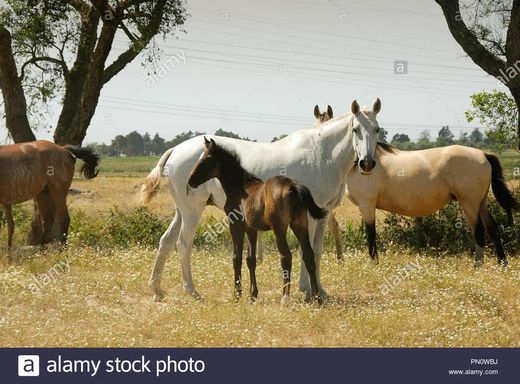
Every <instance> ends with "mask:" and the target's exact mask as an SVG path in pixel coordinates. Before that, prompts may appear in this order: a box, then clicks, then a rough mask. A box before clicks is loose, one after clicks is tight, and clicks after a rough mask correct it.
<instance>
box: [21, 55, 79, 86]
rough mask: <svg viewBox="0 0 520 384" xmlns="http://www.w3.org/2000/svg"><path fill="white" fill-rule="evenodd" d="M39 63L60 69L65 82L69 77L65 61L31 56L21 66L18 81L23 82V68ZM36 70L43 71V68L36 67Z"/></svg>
mask: <svg viewBox="0 0 520 384" xmlns="http://www.w3.org/2000/svg"><path fill="white" fill-rule="evenodd" d="M40 61H47V62H49V63H52V64H56V65H59V66H60V67H61V69H62V70H63V76H64V77H65V81H66V80H67V77H68V76H69V68H68V67H67V64H66V63H65V61H63V60H59V59H56V58H54V57H48V56H41V57H36V56H34V55H33V57H32V58H30V59H29V60H27V61H26V62H25V63H23V64H22V67H21V68H20V81H23V79H24V77H25V67H27V66H28V65H30V64H35V65H36V64H37V63H38V62H40ZM38 68H39V69H41V70H45V68H42V67H40V66H38Z"/></svg>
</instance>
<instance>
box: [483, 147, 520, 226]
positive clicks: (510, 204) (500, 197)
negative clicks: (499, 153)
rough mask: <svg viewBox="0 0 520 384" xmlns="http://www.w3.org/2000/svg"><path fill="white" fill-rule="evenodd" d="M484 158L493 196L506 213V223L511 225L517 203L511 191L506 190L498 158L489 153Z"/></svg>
mask: <svg viewBox="0 0 520 384" xmlns="http://www.w3.org/2000/svg"><path fill="white" fill-rule="evenodd" d="M486 158H487V160H488V161H489V164H491V188H492V189H493V195H495V198H496V199H497V201H498V203H499V204H500V205H501V206H502V208H504V209H505V211H506V213H507V221H508V223H509V224H512V223H513V212H512V211H513V210H514V209H518V202H517V201H516V200H515V197H514V196H513V194H512V193H511V191H510V190H509V189H508V188H507V185H506V182H505V180H504V173H503V172H502V166H501V165H500V160H499V159H498V157H496V156H495V155H493V154H491V153H486Z"/></svg>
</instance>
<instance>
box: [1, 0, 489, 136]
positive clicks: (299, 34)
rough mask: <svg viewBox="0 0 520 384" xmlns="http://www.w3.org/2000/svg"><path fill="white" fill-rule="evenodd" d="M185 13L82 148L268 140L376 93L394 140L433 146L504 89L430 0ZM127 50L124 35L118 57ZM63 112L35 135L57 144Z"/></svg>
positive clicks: (231, 1) (206, 2)
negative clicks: (159, 141) (127, 142)
mask: <svg viewBox="0 0 520 384" xmlns="http://www.w3.org/2000/svg"><path fill="white" fill-rule="evenodd" d="M187 9H188V12H189V14H190V17H189V18H188V20H187V22H186V24H185V25H184V29H185V30H186V33H184V32H178V33H176V34H175V35H174V36H170V37H168V38H167V39H166V40H165V41H163V40H162V38H157V39H156V44H157V46H158V47H160V48H161V49H162V50H163V53H162V56H161V59H160V61H159V63H158V64H157V66H156V68H155V72H156V76H154V77H150V76H149V75H148V74H147V73H148V71H147V70H146V68H144V67H143V57H142V56H140V57H139V58H137V59H136V60H134V62H132V63H131V64H130V65H128V66H127V68H125V69H124V70H123V71H122V72H121V73H120V74H119V75H118V76H117V77H115V78H114V79H113V80H111V81H110V82H109V83H107V84H106V85H105V87H104V88H103V91H102V94H101V98H100V102H99V105H98V108H97V110H96V114H95V116H94V118H93V119H92V123H91V126H90V128H89V130H88V133H87V137H86V139H85V141H84V143H85V144H87V143H93V142H98V143H100V142H106V143H109V142H110V140H111V139H112V138H113V137H114V136H116V135H119V134H123V135H124V134H128V133H129V132H131V131H134V130H136V131H138V132H140V133H144V132H149V133H150V134H151V135H152V136H153V135H154V134H155V133H159V135H160V136H162V137H164V138H166V139H168V140H169V139H172V138H173V137H174V136H175V135H177V134H179V133H181V132H183V131H188V130H192V131H202V132H206V133H213V132H215V131H216V130H217V129H219V128H221V129H224V130H228V131H234V132H236V133H238V134H240V135H241V136H247V137H250V138H252V139H256V140H258V141H270V140H271V139H272V138H273V137H275V136H279V135H280V134H283V133H290V132H293V131H296V130H298V129H301V128H305V127H309V126H311V125H312V124H313V108H314V105H315V104H318V105H319V106H320V107H321V108H322V109H323V108H326V106H327V104H330V105H331V106H332V108H333V110H334V112H335V113H336V114H339V113H344V112H346V111H348V110H349V108H350V105H351V103H352V101H353V100H354V99H357V100H358V102H359V103H360V104H361V105H366V106H372V105H373V103H374V101H375V100H376V98H377V97H379V98H380V99H381V101H382V110H381V113H380V115H379V119H378V120H379V123H380V126H382V127H383V128H385V129H387V130H388V131H389V132H390V137H391V136H392V135H393V134H395V133H397V132H399V133H406V134H408V135H409V136H410V137H411V138H412V139H416V138H417V137H418V135H419V133H420V132H421V131H423V130H429V131H430V132H431V135H432V137H433V138H434V137H436V135H437V132H438V130H439V129H440V127H441V126H443V125H449V126H450V127H451V129H452V130H453V132H454V133H455V136H456V137H458V136H459V135H460V133H461V132H469V131H471V130H472V129H473V127H475V126H478V125H479V122H472V123H471V124H469V123H467V122H466V119H465V115H464V112H465V111H467V110H468V109H470V108H471V101H470V95H472V94H474V93H477V92H480V91H482V90H491V89H495V88H498V85H497V81H496V80H495V79H494V78H492V77H490V76H488V75H487V74H486V73H485V72H484V71H483V70H481V69H480V68H479V67H478V66H476V65H475V64H474V63H473V62H472V61H471V60H470V59H469V58H468V57H467V56H466V55H465V53H464V52H463V50H462V48H460V46H459V45H458V44H457V43H456V42H455V40H454V39H453V37H452V36H451V34H450V33H449V31H448V28H447V25H446V22H445V20H444V17H443V15H442V12H441V10H440V7H439V6H438V5H437V4H436V3H435V2H434V1H433V0H330V1H329V0H312V1H311V0H255V1H252V0H250V1H247V0H220V1H216V0H188V2H187ZM127 43H128V42H127V40H126V38H125V37H124V36H123V35H119V36H118V37H117V38H116V42H115V44H114V50H113V54H112V55H111V59H113V58H114V57H115V55H116V54H118V53H120V52H122V51H123V50H124V48H125V46H126V45H127ZM396 70H397V72H398V73H395V72H396ZM403 72H406V73H403ZM58 113H59V105H52V106H51V107H50V113H49V114H48V116H47V117H46V119H45V121H43V122H42V123H41V126H42V127H43V128H40V129H39V130H38V131H37V133H36V134H37V136H38V138H42V139H49V138H51V137H52V136H51V134H52V128H45V127H53V126H55V124H56V120H57V118H58ZM4 132H5V130H4ZM2 136H5V134H4V135H2ZM2 138H3V137H2Z"/></svg>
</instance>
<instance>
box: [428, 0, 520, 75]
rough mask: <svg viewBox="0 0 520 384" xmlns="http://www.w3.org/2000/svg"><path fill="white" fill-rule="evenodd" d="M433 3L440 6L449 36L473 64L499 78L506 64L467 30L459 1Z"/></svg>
mask: <svg viewBox="0 0 520 384" xmlns="http://www.w3.org/2000/svg"><path fill="white" fill-rule="evenodd" d="M515 1H518V0H515ZM435 2H436V3H437V4H439V5H440V6H441V8H442V12H443V13H444V17H445V18H446V22H447V23H448V28H449V30H450V32H451V34H452V35H453V37H454V38H455V40H456V41H457V42H458V43H459V45H460V46H461V47H462V49H464V51H465V52H466V53H467V54H468V56H469V57H470V58H471V59H472V60H473V61H474V62H475V64H477V65H478V66H479V67H481V68H482V69H483V70H484V71H486V72H487V73H488V74H490V75H491V76H493V77H499V76H501V72H500V71H501V70H502V71H504V70H505V68H506V63H505V62H504V61H502V60H501V59H499V58H498V57H496V56H495V55H493V54H492V53H491V52H489V51H488V50H487V49H486V48H485V47H484V46H483V45H482V44H481V43H480V41H479V40H478V38H477V37H476V36H475V35H474V34H473V32H471V31H470V30H469V28H468V26H467V25H466V23H464V20H463V19H462V14H461V12H460V6H459V0H435Z"/></svg>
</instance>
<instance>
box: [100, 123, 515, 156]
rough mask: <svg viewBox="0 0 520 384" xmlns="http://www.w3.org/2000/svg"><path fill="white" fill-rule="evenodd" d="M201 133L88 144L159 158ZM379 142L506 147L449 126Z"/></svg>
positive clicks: (106, 152) (384, 134)
mask: <svg viewBox="0 0 520 384" xmlns="http://www.w3.org/2000/svg"><path fill="white" fill-rule="evenodd" d="M205 134H206V133H205V132H199V131H195V132H193V131H188V132H182V133H180V134H178V135H177V136H175V137H174V138H173V139H172V140H169V141H167V140H165V139H164V138H162V137H161V136H159V134H157V133H156V134H155V135H154V136H153V137H152V136H151V135H150V134H149V133H148V132H147V133H145V134H144V135H141V134H140V133H139V132H137V131H133V132H130V133H129V134H127V135H117V136H116V137H115V138H114V139H112V142H111V143H110V144H92V145H91V146H93V147H94V148H95V149H96V150H97V151H98V152H99V153H101V154H102V155H103V156H117V157H120V156H150V155H161V154H162V153H164V151H166V150H167V149H168V148H172V147H175V146H176V145H178V144H180V143H182V142H183V141H186V140H188V139H191V138H192V137H195V136H199V135H205ZM214 135H216V136H223V137H231V138H234V139H242V140H248V141H256V140H251V139H250V138H249V137H241V136H240V135H238V134H236V133H234V132H231V131H224V130H222V129H219V130H217V131H216V132H215V133H214ZM286 136H287V135H286V134H281V135H280V136H277V137H274V138H273V139H272V140H271V142H275V141H278V140H281V139H283V138H285V137H286ZM379 140H380V141H383V142H385V143H390V144H392V145H394V146H395V147H397V148H399V149H403V150H414V149H425V148H432V147H443V146H446V145H452V144H460V145H466V146H469V147H475V148H489V149H494V150H496V151H500V150H502V149H503V148H505V147H506V146H505V145H504V144H501V143H502V141H501V140H498V139H495V134H494V132H490V131H487V132H486V134H485V135H484V133H482V131H481V130H480V129H478V128H475V129H474V130H473V131H471V133H468V132H464V133H462V134H461V135H460V136H459V137H458V138H456V137H455V134H454V133H453V132H452V131H451V129H450V127H449V126H444V127H442V128H441V129H440V130H439V132H438V133H437V137H436V138H432V137H431V134H430V131H428V130H424V131H422V132H421V133H420V134H419V137H418V139H417V140H415V141H412V140H411V139H410V136H409V135H407V134H406V133H396V134H395V135H393V136H392V137H391V138H390V140H389V135H388V131H386V130H385V129H384V128H381V131H380V132H379Z"/></svg>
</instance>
